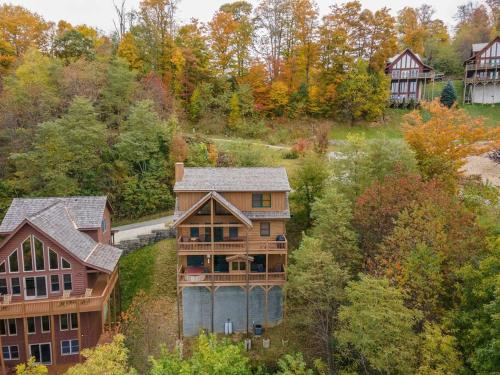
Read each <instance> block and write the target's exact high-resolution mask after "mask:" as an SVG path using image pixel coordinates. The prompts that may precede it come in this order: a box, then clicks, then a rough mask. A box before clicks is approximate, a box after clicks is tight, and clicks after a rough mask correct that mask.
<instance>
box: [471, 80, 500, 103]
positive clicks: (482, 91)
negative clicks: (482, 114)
mask: <svg viewBox="0 0 500 375" xmlns="http://www.w3.org/2000/svg"><path fill="white" fill-rule="evenodd" d="M472 103H480V104H481V103H482V104H493V103H500V84H499V85H496V86H494V85H493V84H488V85H477V86H476V87H474V88H472Z"/></svg>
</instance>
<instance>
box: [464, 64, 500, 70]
mask: <svg viewBox="0 0 500 375" xmlns="http://www.w3.org/2000/svg"><path fill="white" fill-rule="evenodd" d="M465 69H466V70H485V69H493V70H495V69H498V70H500V64H495V63H493V64H490V63H480V64H474V63H473V64H467V65H465Z"/></svg>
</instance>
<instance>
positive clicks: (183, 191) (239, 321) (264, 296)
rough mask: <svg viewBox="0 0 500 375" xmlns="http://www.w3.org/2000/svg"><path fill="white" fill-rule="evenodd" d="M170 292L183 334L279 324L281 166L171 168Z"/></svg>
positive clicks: (285, 211) (284, 206)
mask: <svg viewBox="0 0 500 375" xmlns="http://www.w3.org/2000/svg"><path fill="white" fill-rule="evenodd" d="M175 177H176V183H175V186H174V191H175V193H176V197H177V199H176V209H175V216H174V220H175V221H174V225H175V227H176V228H177V254H178V269H177V280H178V291H179V299H182V305H183V306H182V315H183V324H182V327H183V334H184V335H186V336H192V335H196V334H197V333H198V332H199V330H200V329H205V330H207V331H211V332H223V331H224V324H225V323H226V322H228V320H229V321H230V322H231V323H232V326H233V329H234V330H235V331H248V330H249V329H251V327H252V326H253V325H255V324H260V325H263V326H271V325H275V324H277V323H279V322H280V321H281V319H282V311H283V310H282V304H283V296H282V287H283V285H284V283H285V279H286V277H285V270H286V265H287V250H288V245H287V240H286V236H285V232H286V230H285V223H286V221H287V220H288V219H289V218H290V210H289V207H288V192H289V191H290V185H289V183H288V177H287V174H286V171H285V169H284V168H184V165H183V164H182V163H177V164H176V169H175Z"/></svg>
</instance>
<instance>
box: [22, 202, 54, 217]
mask: <svg viewBox="0 0 500 375" xmlns="http://www.w3.org/2000/svg"><path fill="white" fill-rule="evenodd" d="M22 199H24V198H22ZM28 199H30V198H28ZM39 199H43V198H39ZM46 199H47V198H46ZM54 199H57V200H56V201H55V202H53V203H51V204H49V205H48V206H47V207H44V208H42V209H41V210H39V211H37V212H35V213H34V214H33V215H30V216H25V218H26V219H31V218H35V217H37V216H39V215H40V214H41V213H42V212H45V211H47V210H48V209H50V208H52V207H54V206H56V205H58V204H59V203H62V201H61V200H60V199H59V198H54Z"/></svg>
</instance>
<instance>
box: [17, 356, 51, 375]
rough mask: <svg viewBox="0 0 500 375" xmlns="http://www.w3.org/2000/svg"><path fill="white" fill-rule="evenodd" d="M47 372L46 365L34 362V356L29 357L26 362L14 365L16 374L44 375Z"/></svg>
mask: <svg viewBox="0 0 500 375" xmlns="http://www.w3.org/2000/svg"><path fill="white" fill-rule="evenodd" d="M48 373H49V370H48V369H47V367H46V366H44V365H39V364H36V363H35V357H30V359H28V362H27V363H21V364H19V365H17V366H16V375H46V374H48Z"/></svg>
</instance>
